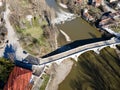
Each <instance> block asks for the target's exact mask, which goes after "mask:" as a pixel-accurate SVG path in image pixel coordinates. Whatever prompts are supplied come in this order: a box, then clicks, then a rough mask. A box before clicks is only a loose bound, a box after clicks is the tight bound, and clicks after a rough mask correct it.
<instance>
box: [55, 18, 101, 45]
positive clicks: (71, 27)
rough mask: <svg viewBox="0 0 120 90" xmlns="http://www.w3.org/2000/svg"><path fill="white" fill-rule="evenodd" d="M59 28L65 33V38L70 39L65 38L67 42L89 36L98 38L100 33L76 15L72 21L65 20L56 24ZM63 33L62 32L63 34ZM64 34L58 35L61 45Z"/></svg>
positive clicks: (63, 40) (63, 41) (88, 37)
mask: <svg viewBox="0 0 120 90" xmlns="http://www.w3.org/2000/svg"><path fill="white" fill-rule="evenodd" d="M57 26H58V28H59V29H60V30H62V31H63V32H65V33H66V35H67V38H68V37H69V39H70V40H71V41H70V40H66V41H68V42H66V43H69V42H73V41H76V40H84V39H91V38H100V37H101V33H100V32H99V31H98V30H97V29H96V28H95V27H93V26H91V25H90V24H89V23H88V22H86V21H85V20H83V19H82V18H80V17H78V18H76V19H74V20H72V21H67V22H65V23H64V24H59V25H57ZM63 35H64V34H63ZM65 37H66V36H65V35H64V36H62V35H60V36H59V37H58V41H59V43H60V44H61V45H64V44H65V39H67V38H65Z"/></svg>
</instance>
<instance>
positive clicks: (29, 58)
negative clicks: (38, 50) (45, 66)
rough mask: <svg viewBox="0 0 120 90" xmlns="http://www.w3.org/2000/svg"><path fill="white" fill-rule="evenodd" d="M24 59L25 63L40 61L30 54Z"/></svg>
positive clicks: (35, 63)
mask: <svg viewBox="0 0 120 90" xmlns="http://www.w3.org/2000/svg"><path fill="white" fill-rule="evenodd" d="M25 60H26V61H27V63H30V64H32V65H38V64H39V63H40V60H39V59H38V58H36V57H33V56H31V55H29V56H27V57H26V58H25Z"/></svg>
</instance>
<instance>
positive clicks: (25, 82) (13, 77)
mask: <svg viewBox="0 0 120 90" xmlns="http://www.w3.org/2000/svg"><path fill="white" fill-rule="evenodd" d="M31 76H32V71H30V70H27V69H23V68H20V67H17V66H15V67H14V69H13V71H12V72H11V74H10V76H9V79H8V82H7V84H6V85H5V87H4V89H3V90H30V89H29V85H30V79H31Z"/></svg>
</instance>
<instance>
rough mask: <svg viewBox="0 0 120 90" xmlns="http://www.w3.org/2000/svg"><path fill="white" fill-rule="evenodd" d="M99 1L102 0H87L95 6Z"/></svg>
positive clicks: (97, 5)
mask: <svg viewBox="0 0 120 90" xmlns="http://www.w3.org/2000/svg"><path fill="white" fill-rule="evenodd" d="M101 2H102V0H88V3H89V4H92V5H94V6H95V7H99V6H100V5H101Z"/></svg>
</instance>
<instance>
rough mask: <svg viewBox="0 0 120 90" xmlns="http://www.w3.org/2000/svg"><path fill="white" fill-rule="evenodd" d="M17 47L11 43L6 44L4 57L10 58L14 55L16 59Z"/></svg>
mask: <svg viewBox="0 0 120 90" xmlns="http://www.w3.org/2000/svg"><path fill="white" fill-rule="evenodd" d="M16 49H17V48H15V47H13V46H12V45H11V44H10V45H8V44H7V45H6V47H5V51H4V56H3V57H4V58H6V59H10V58H11V57H13V59H16V55H15V53H16Z"/></svg>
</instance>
